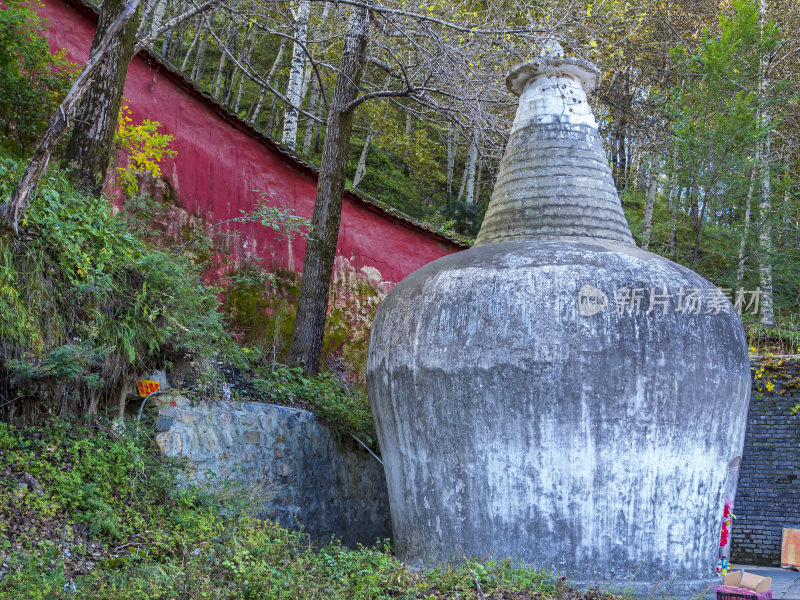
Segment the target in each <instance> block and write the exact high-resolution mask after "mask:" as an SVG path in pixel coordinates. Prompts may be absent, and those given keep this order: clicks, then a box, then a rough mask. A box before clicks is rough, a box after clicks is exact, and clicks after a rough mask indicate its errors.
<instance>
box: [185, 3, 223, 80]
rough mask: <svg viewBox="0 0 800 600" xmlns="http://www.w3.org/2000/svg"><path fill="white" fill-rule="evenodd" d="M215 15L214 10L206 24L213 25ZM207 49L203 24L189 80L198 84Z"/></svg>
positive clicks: (206, 32) (206, 28) (206, 37)
mask: <svg viewBox="0 0 800 600" xmlns="http://www.w3.org/2000/svg"><path fill="white" fill-rule="evenodd" d="M216 14H217V9H216V8H215V9H214V10H213V11H212V12H211V14H210V15H209V16H208V22H209V23H213V22H214V17H215V16H216ZM207 47H208V27H206V25H205V23H204V24H203V28H202V33H201V34H200V47H199V48H198V49H197V54H196V55H195V58H194V66H193V67H192V75H191V80H192V81H195V82H198V83H199V81H200V78H201V77H202V76H203V70H204V68H205V65H204V64H203V60H204V59H205V57H206V48H207Z"/></svg>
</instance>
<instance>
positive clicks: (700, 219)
mask: <svg viewBox="0 0 800 600" xmlns="http://www.w3.org/2000/svg"><path fill="white" fill-rule="evenodd" d="M709 195H710V191H709V189H708V188H706V191H705V193H704V194H703V208H701V209H700V211H699V213H698V215H697V224H696V225H695V232H694V247H693V248H692V261H691V262H690V263H689V266H690V267H691V268H694V264H695V263H696V262H697V259H698V258H700V235H701V234H702V233H703V225H704V224H705V216H706V207H707V206H708V197H709Z"/></svg>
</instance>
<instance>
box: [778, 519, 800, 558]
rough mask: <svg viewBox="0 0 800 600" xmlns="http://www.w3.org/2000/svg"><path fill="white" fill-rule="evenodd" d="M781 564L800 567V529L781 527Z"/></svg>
mask: <svg viewBox="0 0 800 600" xmlns="http://www.w3.org/2000/svg"><path fill="white" fill-rule="evenodd" d="M781 566H782V567H800V529H792V528H791V527H784V528H783V542H782V544H781Z"/></svg>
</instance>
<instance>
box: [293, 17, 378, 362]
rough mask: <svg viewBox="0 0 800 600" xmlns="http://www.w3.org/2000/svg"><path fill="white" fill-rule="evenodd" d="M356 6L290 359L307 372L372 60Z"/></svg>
mask: <svg viewBox="0 0 800 600" xmlns="http://www.w3.org/2000/svg"><path fill="white" fill-rule="evenodd" d="M351 11H352V12H351V13H350V18H349V20H348V24H347V33H346V34H345V38H344V48H343V50H342V57H341V59H340V61H339V70H338V74H337V76H336V85H335V87H334V91H333V98H332V99H331V103H330V109H329V111H328V120H327V127H326V132H325V142H324V145H323V148H322V160H321V162H320V174H319V180H318V183H317V197H316V200H315V202H314V215H313V217H312V226H313V232H314V233H313V236H312V238H311V239H310V240H309V241H308V246H307V247H306V255H305V259H304V261H303V279H302V281H301V284H300V295H299V301H298V304H297V315H296V317H295V322H294V331H293V332H292V339H291V342H290V343H289V351H288V362H289V365H298V364H302V365H303V370H304V371H305V372H306V373H316V372H317V371H319V365H320V355H321V353H322V339H323V336H324V333H325V320H326V317H327V312H328V301H329V295H330V285H331V276H332V274H333V264H334V260H335V258H336V242H337V240H338V238H339V223H340V221H341V217H342V197H343V195H344V184H345V172H346V169H347V150H348V147H349V144H350V134H351V133H352V129H353V112H354V107H353V106H352V105H351V103H352V102H353V101H354V100H355V99H356V98H357V97H358V86H359V83H360V82H361V74H362V71H363V67H364V64H365V63H366V47H367V39H368V37H369V29H370V12H369V9H368V8H367V7H365V6H353V7H352V9H351Z"/></svg>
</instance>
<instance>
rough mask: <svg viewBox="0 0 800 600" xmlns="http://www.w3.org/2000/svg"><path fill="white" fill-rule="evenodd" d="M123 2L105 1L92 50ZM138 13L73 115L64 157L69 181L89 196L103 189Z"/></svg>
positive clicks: (113, 48) (134, 41) (137, 24)
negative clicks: (87, 192)
mask: <svg viewBox="0 0 800 600" xmlns="http://www.w3.org/2000/svg"><path fill="white" fill-rule="evenodd" d="M125 6H126V3H125V2H124V1H123V0H106V1H105V2H104V3H103V8H102V10H101V11H100V19H99V21H98V25H97V31H96V33H95V36H94V40H93V41H92V48H93V49H94V48H96V47H97V45H98V44H99V43H100V42H101V40H102V39H103V36H104V35H105V33H106V31H107V30H108V28H109V26H110V25H111V23H112V22H114V20H115V19H116V18H117V17H118V16H119V15H120V14H122V12H123V10H124V9H125ZM138 27H139V11H138V10H137V11H136V12H135V13H134V14H133V16H132V17H131V18H130V19H129V20H128V22H127V23H126V24H125V27H124V28H123V29H122V30H121V31H120V32H119V34H118V35H117V37H116V44H115V45H114V46H113V47H112V48H111V49H110V50H109V51H108V53H107V54H106V56H105V58H104V59H103V61H102V62H101V63H100V66H99V67H98V72H97V74H96V76H95V77H94V79H93V80H92V82H91V84H90V85H89V87H88V89H87V90H86V93H85V94H84V95H83V98H82V99H81V103H80V106H79V107H78V110H77V112H76V115H75V128H74V129H73V131H72V137H70V140H69V144H68V145H67V149H66V153H65V155H64V156H65V157H66V160H67V161H68V163H69V164H70V165H71V166H72V172H71V175H70V176H71V177H72V179H73V180H74V181H75V183H76V184H77V185H78V186H80V187H82V188H84V189H86V190H89V191H91V192H94V193H96V192H99V190H100V188H101V187H102V186H103V179H104V178H105V174H106V170H107V169H108V163H109V161H110V159H111V150H112V146H113V144H114V130H115V129H116V126H117V117H118V116H119V107H120V103H121V102H122V90H123V87H124V86H125V77H126V76H127V74H128V64H129V63H130V62H131V59H132V58H133V49H134V46H135V44H136V30H137V29H138Z"/></svg>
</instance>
